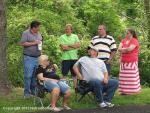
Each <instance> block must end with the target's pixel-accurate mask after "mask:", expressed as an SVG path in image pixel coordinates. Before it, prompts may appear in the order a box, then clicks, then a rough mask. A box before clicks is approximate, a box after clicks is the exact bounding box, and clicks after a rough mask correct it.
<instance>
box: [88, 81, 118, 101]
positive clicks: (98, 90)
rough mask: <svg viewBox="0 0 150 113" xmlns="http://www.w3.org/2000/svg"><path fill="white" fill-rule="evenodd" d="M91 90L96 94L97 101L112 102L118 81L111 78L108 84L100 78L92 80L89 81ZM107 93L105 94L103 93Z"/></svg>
mask: <svg viewBox="0 0 150 113" xmlns="http://www.w3.org/2000/svg"><path fill="white" fill-rule="evenodd" d="M89 84H90V87H91V90H92V91H93V92H94V93H95V95H96V101H97V102H98V103H101V102H103V101H106V102H111V100H112V98H113V96H114V94H115V91H116V89H117V88H118V81H117V80H114V79H110V80H109V81H108V84H107V85H104V84H103V83H102V82H101V81H100V80H97V79H96V80H91V81H89ZM104 93H106V94H105V95H103V94H104Z"/></svg>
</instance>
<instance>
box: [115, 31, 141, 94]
mask: <svg viewBox="0 0 150 113" xmlns="http://www.w3.org/2000/svg"><path fill="white" fill-rule="evenodd" d="M118 51H119V52H120V54H121V63H120V73H119V92H120V93H121V94H122V95H126V94H137V93H139V92H140V90H141V85H140V77H139V70H138V51H139V42H138V39H137V36H136V33H135V31H134V30H132V29H128V30H127V33H126V37H125V38H124V39H123V40H122V41H121V43H120V45H119V48H118Z"/></svg>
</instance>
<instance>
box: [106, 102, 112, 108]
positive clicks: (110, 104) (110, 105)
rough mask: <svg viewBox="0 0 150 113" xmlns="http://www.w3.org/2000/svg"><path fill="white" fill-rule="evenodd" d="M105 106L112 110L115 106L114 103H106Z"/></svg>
mask: <svg viewBox="0 0 150 113" xmlns="http://www.w3.org/2000/svg"><path fill="white" fill-rule="evenodd" d="M105 104H106V105H107V106H108V107H110V108H112V107H114V104H112V103H110V102H105Z"/></svg>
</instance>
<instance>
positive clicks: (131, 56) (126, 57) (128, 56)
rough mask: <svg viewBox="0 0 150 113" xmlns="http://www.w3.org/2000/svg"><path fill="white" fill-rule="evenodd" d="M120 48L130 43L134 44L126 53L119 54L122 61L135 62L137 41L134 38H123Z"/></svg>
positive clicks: (137, 47)
mask: <svg viewBox="0 0 150 113" xmlns="http://www.w3.org/2000/svg"><path fill="white" fill-rule="evenodd" d="M121 43H122V48H128V47H129V46H130V45H135V46H136V47H135V48H134V49H133V50H132V51H131V52H128V53H122V54H121V61H122V62H135V61H138V51H139V42H138V40H137V39H136V38H132V39H131V40H128V39H126V38H125V39H123V40H122V41H121Z"/></svg>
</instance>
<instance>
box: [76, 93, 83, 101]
mask: <svg viewBox="0 0 150 113" xmlns="http://www.w3.org/2000/svg"><path fill="white" fill-rule="evenodd" d="M84 97H85V94H84V95H82V96H81V97H80V98H79V99H78V100H77V102H80V101H81V100H82V99H83V98H84Z"/></svg>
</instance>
